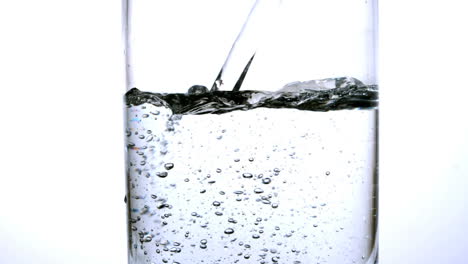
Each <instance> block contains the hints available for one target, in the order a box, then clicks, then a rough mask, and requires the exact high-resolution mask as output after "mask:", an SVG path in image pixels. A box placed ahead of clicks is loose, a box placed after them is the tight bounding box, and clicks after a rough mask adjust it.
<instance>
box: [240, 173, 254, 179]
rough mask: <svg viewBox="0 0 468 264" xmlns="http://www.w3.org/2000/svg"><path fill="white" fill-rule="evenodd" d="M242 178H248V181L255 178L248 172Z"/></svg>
mask: <svg viewBox="0 0 468 264" xmlns="http://www.w3.org/2000/svg"><path fill="white" fill-rule="evenodd" d="M242 177H244V178H246V179H250V178H252V177H253V175H252V173H248V172H246V173H244V174H242Z"/></svg>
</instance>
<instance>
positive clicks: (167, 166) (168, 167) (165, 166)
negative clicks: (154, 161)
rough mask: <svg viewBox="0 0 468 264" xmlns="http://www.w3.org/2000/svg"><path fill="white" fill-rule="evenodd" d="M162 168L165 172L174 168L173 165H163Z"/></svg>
mask: <svg viewBox="0 0 468 264" xmlns="http://www.w3.org/2000/svg"><path fill="white" fill-rule="evenodd" d="M164 168H165V169H166V170H171V169H172V168H174V163H166V164H164Z"/></svg>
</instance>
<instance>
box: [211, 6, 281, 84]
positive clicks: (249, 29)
mask: <svg viewBox="0 0 468 264" xmlns="http://www.w3.org/2000/svg"><path fill="white" fill-rule="evenodd" d="M280 4H281V0H274V1H271V0H256V1H255V3H254V5H253V7H252V9H251V10H250V13H249V15H248V16H247V19H246V20H245V22H244V24H243V26H242V28H241V30H240V32H239V34H238V35H237V38H236V40H235V41H234V43H233V44H232V47H231V50H230V51H229V53H228V55H227V58H226V60H225V61H224V64H223V66H222V67H221V70H220V71H219V73H218V75H217V77H216V80H215V81H214V83H213V85H212V87H211V91H212V92H214V91H219V90H222V87H228V89H229V88H230V87H233V88H232V90H233V91H239V90H240V88H241V86H242V83H243V81H244V79H245V77H246V75H247V72H248V71H249V68H250V65H251V64H252V61H253V59H254V58H255V54H256V52H257V49H258V47H259V44H260V38H261V34H263V33H264V32H265V31H266V30H265V29H266V27H267V26H268V25H269V24H270V20H269V18H271V16H272V14H273V13H274V12H273V11H274V8H275V7H276V8H277V7H279V5H280Z"/></svg>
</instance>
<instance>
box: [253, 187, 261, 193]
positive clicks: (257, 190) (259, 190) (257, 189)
mask: <svg viewBox="0 0 468 264" xmlns="http://www.w3.org/2000/svg"><path fill="white" fill-rule="evenodd" d="M254 193H256V194H259V193H263V190H262V189H260V188H255V190H254Z"/></svg>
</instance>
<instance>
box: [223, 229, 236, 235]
mask: <svg viewBox="0 0 468 264" xmlns="http://www.w3.org/2000/svg"><path fill="white" fill-rule="evenodd" d="M233 233H234V229H232V228H228V229H226V230H224V234H226V235H230V234H233Z"/></svg>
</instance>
